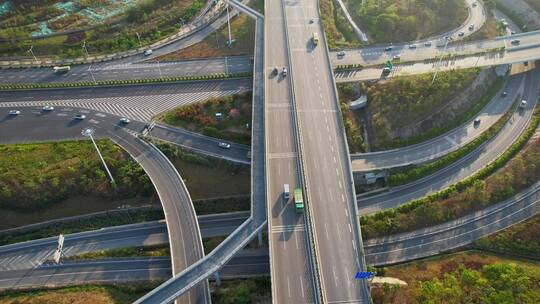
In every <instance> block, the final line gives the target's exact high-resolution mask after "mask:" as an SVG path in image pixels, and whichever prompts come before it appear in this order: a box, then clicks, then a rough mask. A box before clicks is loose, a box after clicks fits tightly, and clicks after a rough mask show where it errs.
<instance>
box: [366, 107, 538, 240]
mask: <svg viewBox="0 0 540 304" xmlns="http://www.w3.org/2000/svg"><path fill="white" fill-rule="evenodd" d="M539 122H540V107H538V106H537V107H536V108H535V110H534V113H533V117H532V118H531V121H530V123H529V126H528V127H527V129H526V130H525V132H523V133H522V134H521V135H520V136H519V138H518V139H517V140H516V141H515V142H514V143H513V144H512V145H511V146H510V148H509V149H508V150H506V151H505V152H504V153H503V154H502V155H501V156H500V157H499V158H497V159H496V160H495V161H493V162H491V163H490V164H488V165H487V166H485V167H484V168H482V169H481V170H479V171H478V172H477V173H475V174H474V175H472V176H470V177H468V178H466V179H463V180H461V181H459V182H457V183H456V184H454V185H451V186H449V187H448V188H446V189H444V190H441V191H439V192H436V193H434V194H431V195H428V196H425V197H423V198H420V199H417V200H414V201H412V202H410V203H407V204H405V205H402V206H400V207H397V208H393V209H389V210H385V211H381V212H378V213H376V214H374V215H369V216H362V217H361V218H360V222H361V224H364V225H365V224H367V223H368V222H372V223H373V222H374V221H382V222H387V221H390V220H391V219H392V218H395V217H396V216H397V215H399V214H406V213H409V212H413V211H414V210H416V209H418V208H419V207H426V206H427V205H428V204H432V203H435V202H436V201H438V200H443V199H447V198H449V197H450V196H451V195H453V194H455V193H457V192H462V191H464V190H466V189H467V188H468V187H471V186H472V185H473V184H474V183H475V182H477V181H480V180H483V179H485V178H486V177H488V176H489V175H491V174H493V173H494V172H495V171H497V170H498V169H500V168H502V167H503V166H504V165H505V164H506V163H507V162H508V161H509V160H510V159H511V158H512V157H514V155H516V154H517V153H518V152H519V151H520V150H521V148H522V147H523V146H524V145H525V144H526V143H527V141H528V140H529V139H530V138H531V137H532V135H533V134H534V133H535V132H536V128H537V127H538V124H539ZM448 220H451V219H444V220H443V221H448ZM431 224H432V225H433V224H439V223H431ZM400 232H404V231H399V230H398V231H394V233H400Z"/></svg>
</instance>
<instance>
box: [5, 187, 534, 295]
mask: <svg viewBox="0 0 540 304" xmlns="http://www.w3.org/2000/svg"><path fill="white" fill-rule="evenodd" d="M539 212H540V183H536V184H535V185H533V186H532V187H530V188H529V189H527V190H525V191H523V192H521V193H519V194H517V195H515V196H514V197H512V198H510V199H508V200H506V201H504V202H501V203H499V204H496V205H494V206H491V207H488V208H487V209H484V210H480V211H477V212H475V213H472V214H469V215H467V216H464V217H462V218H459V219H456V220H453V221H450V222H447V223H444V224H441V225H437V226H433V227H429V228H423V229H419V230H415V231H412V232H408V233H403V234H399V235H394V236H391V237H384V238H378V239H371V240H367V241H366V242H365V244H364V247H365V250H366V260H367V262H368V264H370V265H385V264H392V263H397V262H403V261H409V260H412V259H418V258H421V257H426V256H431V255H436V254H439V253H441V252H445V251H448V250H451V249H455V248H459V247H461V246H464V245H467V244H470V243H472V242H474V241H475V240H477V239H479V238H481V237H483V236H486V235H489V234H492V233H495V232H497V231H499V230H501V229H504V228H507V227H510V226H511V225H514V224H516V223H519V222H521V221H523V220H526V219H528V218H530V217H532V216H534V215H535V214H538V213H539ZM162 225H163V224H162ZM133 226H141V227H140V229H131V227H133ZM121 228H126V229H127V230H131V231H132V233H131V237H129V238H126V239H125V240H124V239H118V241H122V242H124V245H130V246H140V245H142V242H143V240H144V239H145V237H148V238H150V237H151V236H152V232H153V229H154V228H152V227H151V226H149V225H148V224H137V225H130V226H120V227H118V229H121ZM90 233H92V234H94V238H95V239H96V243H95V244H96V246H98V247H99V248H103V249H105V248H117V246H116V243H115V242H114V241H113V240H114V238H109V237H108V231H103V230H98V231H94V232H90ZM118 237H119V236H118ZM67 238H68V239H72V236H71V235H67ZM100 239H103V244H101V242H100V241H99V240H100ZM166 239H167V238H166V237H165V238H164V240H166ZM78 241H80V242H83V243H84V241H83V240H81V239H79V240H78ZM32 243H40V240H37V241H32ZM106 244H107V245H106ZM52 245H53V244H51V246H52ZM10 246H11V245H10ZM72 246H75V247H78V246H80V245H78V244H77V243H75V244H72ZM107 246H108V247H107ZM5 247H7V246H3V247H0V252H1V251H3V248H5ZM52 247H54V246H52ZM22 250H23V249H21V253H22V254H23V255H22V256H21V258H22V259H24V258H27V256H24V251H22ZM0 256H3V254H1V253H0ZM115 261H118V260H112V261H95V262H80V263H72V264H64V265H60V266H48V267H37V268H31V269H25V270H22V269H21V270H4V271H2V272H1V273H0V289H4V288H14V287H18V288H22V287H27V288H36V287H43V286H51V285H54V286H61V285H70V284H73V283H88V282H95V281H96V280H98V281H99V282H119V281H131V280H133V279H135V278H136V279H140V280H149V279H152V278H154V279H164V278H166V277H167V276H168V275H169V274H170V266H169V265H170V262H169V261H168V260H167V259H141V258H131V259H122V260H121V261H120V262H119V263H115V264H116V266H112V267H115V268H114V271H109V268H107V269H104V268H105V267H104V266H105V265H106V264H107V263H112V262H115ZM158 261H159V262H158ZM156 263H157V264H156ZM97 265H101V266H103V267H96V266H97ZM231 272H232V273H231ZM130 274H131V275H130ZM135 274H136V275H137V276H135ZM267 274H269V265H268V253H267V252H266V251H264V250H258V251H256V252H252V251H245V250H244V251H241V252H240V253H239V254H238V255H237V256H236V257H235V258H233V259H232V260H231V261H230V262H229V263H227V265H225V266H224V267H223V268H222V271H221V277H222V278H227V277H238V276H240V277H243V276H251V275H267ZM21 277H22V279H21ZM68 278H69V279H68ZM45 279H46V281H45Z"/></svg>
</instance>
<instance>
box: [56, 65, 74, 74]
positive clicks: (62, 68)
mask: <svg viewBox="0 0 540 304" xmlns="http://www.w3.org/2000/svg"><path fill="white" fill-rule="evenodd" d="M69 70H71V67H70V66H69V65H64V66H55V67H53V71H54V72H55V73H56V74H65V73H67V72H69Z"/></svg>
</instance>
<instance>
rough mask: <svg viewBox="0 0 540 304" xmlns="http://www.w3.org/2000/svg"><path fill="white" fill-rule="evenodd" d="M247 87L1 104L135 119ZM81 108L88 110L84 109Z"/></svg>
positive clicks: (231, 93)
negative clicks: (97, 113) (96, 112)
mask: <svg viewBox="0 0 540 304" xmlns="http://www.w3.org/2000/svg"><path fill="white" fill-rule="evenodd" d="M243 89H244V88H242V87H239V88H233V89H229V90H214V91H211V90H209V91H205V90H201V89H200V87H198V88H197V89H194V90H193V91H191V92H187V93H173V94H167V95H147V96H115V97H102V98H88V99H65V100H31V101H14V102H0V108H17V107H42V106H44V105H51V106H58V107H74V108H83V109H89V110H95V111H99V112H103V113H108V114H113V115H118V116H123V117H128V118H130V119H132V120H138V121H150V120H151V119H152V117H153V116H155V115H158V114H160V113H163V112H166V111H169V110H171V109H173V108H175V107H178V106H182V105H188V104H192V103H195V102H200V101H204V100H207V99H209V98H216V97H223V96H228V95H233V94H238V93H240V92H241V91H242V90H243ZM64 111H72V109H64ZM81 112H84V110H83V111H81ZM101 115H104V114H101Z"/></svg>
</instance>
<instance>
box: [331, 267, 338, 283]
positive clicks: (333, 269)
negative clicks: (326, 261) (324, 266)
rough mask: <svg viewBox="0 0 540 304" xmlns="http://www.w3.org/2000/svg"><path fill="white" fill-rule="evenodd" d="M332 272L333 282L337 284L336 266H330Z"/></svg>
mask: <svg viewBox="0 0 540 304" xmlns="http://www.w3.org/2000/svg"><path fill="white" fill-rule="evenodd" d="M332 273H333V274H334V284H336V286H338V285H337V275H336V266H332Z"/></svg>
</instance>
